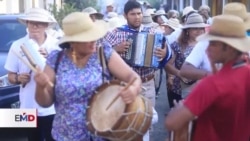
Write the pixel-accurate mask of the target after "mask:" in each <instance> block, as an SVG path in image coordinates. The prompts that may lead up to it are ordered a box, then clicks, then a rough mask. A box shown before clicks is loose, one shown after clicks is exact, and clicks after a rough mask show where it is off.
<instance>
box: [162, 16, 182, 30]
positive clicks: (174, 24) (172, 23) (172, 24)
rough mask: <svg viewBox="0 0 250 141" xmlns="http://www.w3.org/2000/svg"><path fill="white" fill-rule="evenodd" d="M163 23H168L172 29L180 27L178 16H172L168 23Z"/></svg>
mask: <svg viewBox="0 0 250 141" xmlns="http://www.w3.org/2000/svg"><path fill="white" fill-rule="evenodd" d="M162 25H167V26H169V27H171V28H172V29H174V30H176V29H178V28H180V21H179V20H178V19H176V18H170V19H169V20H168V21H167V22H166V23H164V24H162Z"/></svg>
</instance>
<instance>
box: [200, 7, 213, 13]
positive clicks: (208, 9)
mask: <svg viewBox="0 0 250 141" xmlns="http://www.w3.org/2000/svg"><path fill="white" fill-rule="evenodd" d="M202 10H207V11H208V12H210V11H211V9H210V7H209V6H208V5H202V6H200V7H199V11H202Z"/></svg>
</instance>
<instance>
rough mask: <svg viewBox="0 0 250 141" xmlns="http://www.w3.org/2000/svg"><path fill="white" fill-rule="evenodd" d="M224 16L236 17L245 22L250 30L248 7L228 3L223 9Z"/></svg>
mask: <svg viewBox="0 0 250 141" xmlns="http://www.w3.org/2000/svg"><path fill="white" fill-rule="evenodd" d="M223 15H235V16H238V17H240V18H242V19H243V20H244V23H245V28H246V29H250V13H248V12H247V9H246V6H245V5H244V4H243V3H240V2H232V3H228V4H226V5H225V6H224V8H223Z"/></svg>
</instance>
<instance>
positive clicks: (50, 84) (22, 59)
mask: <svg viewBox="0 0 250 141" xmlns="http://www.w3.org/2000/svg"><path fill="white" fill-rule="evenodd" d="M12 52H13V53H14V54H15V55H16V56H17V57H18V58H19V59H20V60H21V61H22V62H23V63H24V64H25V65H27V66H28V67H29V68H30V69H31V70H32V71H33V72H35V73H37V69H36V68H35V67H34V66H32V65H31V64H30V63H29V62H28V61H26V60H25V59H24V58H23V57H22V56H21V55H20V54H18V53H17V52H16V51H15V50H12ZM48 84H49V86H51V87H54V84H53V83H52V82H50V81H49V82H48Z"/></svg>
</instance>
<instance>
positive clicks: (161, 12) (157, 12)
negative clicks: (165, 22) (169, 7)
mask: <svg viewBox="0 0 250 141" xmlns="http://www.w3.org/2000/svg"><path fill="white" fill-rule="evenodd" d="M161 15H166V16H167V14H166V12H165V11H164V10H163V9H160V10H157V11H156V12H155V14H154V16H161Z"/></svg>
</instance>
